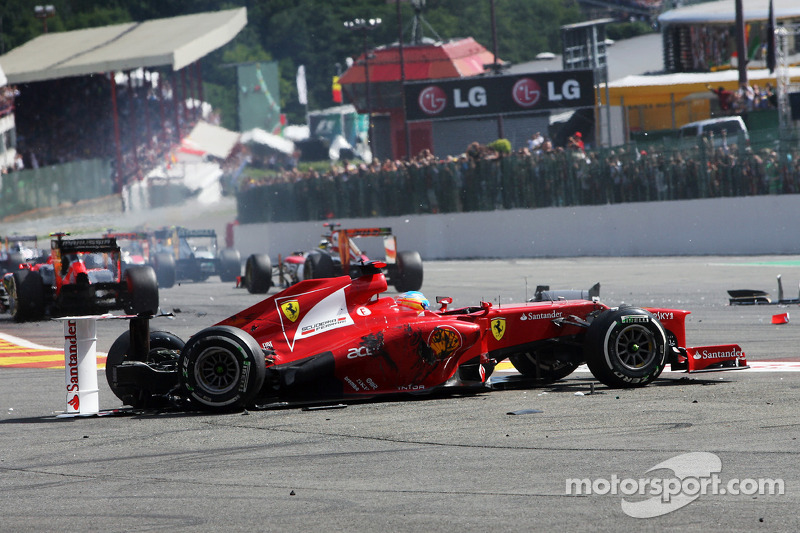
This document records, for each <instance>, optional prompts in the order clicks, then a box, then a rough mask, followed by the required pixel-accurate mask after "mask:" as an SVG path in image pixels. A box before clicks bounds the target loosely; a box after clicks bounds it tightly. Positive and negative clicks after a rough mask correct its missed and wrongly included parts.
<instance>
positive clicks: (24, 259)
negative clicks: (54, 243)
mask: <svg viewBox="0 0 800 533" xmlns="http://www.w3.org/2000/svg"><path fill="white" fill-rule="evenodd" d="M1 246H2V247H1V248H0V275H1V274H5V273H6V272H13V271H15V270H19V269H20V268H24V267H23V265H35V264H38V263H44V262H45V261H47V257H48V254H47V252H45V251H44V250H42V249H40V248H39V238H38V237H37V236H36V235H7V236H6V237H5V238H4V239H3V242H2V245H1Z"/></svg>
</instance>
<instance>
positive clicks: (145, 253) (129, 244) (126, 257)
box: [103, 230, 150, 272]
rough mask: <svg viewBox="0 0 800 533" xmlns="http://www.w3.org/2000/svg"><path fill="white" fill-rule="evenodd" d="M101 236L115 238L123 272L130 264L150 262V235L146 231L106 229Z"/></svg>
mask: <svg viewBox="0 0 800 533" xmlns="http://www.w3.org/2000/svg"><path fill="white" fill-rule="evenodd" d="M103 237H105V238H113V239H116V241H117V245H118V246H119V249H120V252H121V254H122V255H121V256H120V261H121V263H122V271H123V272H125V269H126V268H128V267H129V266H132V265H148V264H150V235H149V234H148V233H147V232H146V231H112V230H108V231H107V232H106V233H105V235H103Z"/></svg>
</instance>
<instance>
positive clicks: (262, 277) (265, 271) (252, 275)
mask: <svg viewBox="0 0 800 533" xmlns="http://www.w3.org/2000/svg"><path fill="white" fill-rule="evenodd" d="M244 286H245V287H246V288H247V292H249V293H250V294H264V293H266V292H267V291H269V288H270V287H272V261H270V259H269V256H268V255H267V254H253V255H251V256H250V257H248V258H247V262H245V265H244Z"/></svg>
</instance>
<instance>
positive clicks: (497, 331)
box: [492, 318, 506, 341]
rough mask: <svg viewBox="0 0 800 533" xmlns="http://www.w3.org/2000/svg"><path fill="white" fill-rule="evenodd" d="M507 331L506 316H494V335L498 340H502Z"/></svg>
mask: <svg viewBox="0 0 800 533" xmlns="http://www.w3.org/2000/svg"><path fill="white" fill-rule="evenodd" d="M505 333H506V319H505V318H493V319H492V335H494V338H495V339H496V340H498V341H499V340H500V339H502V338H503V335H505Z"/></svg>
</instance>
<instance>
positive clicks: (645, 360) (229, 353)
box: [106, 262, 747, 410]
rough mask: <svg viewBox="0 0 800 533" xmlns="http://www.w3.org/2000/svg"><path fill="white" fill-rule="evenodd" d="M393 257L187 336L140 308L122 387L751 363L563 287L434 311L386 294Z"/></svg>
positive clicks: (247, 392)
mask: <svg viewBox="0 0 800 533" xmlns="http://www.w3.org/2000/svg"><path fill="white" fill-rule="evenodd" d="M385 266H386V265H385V264H383V263H378V262H375V263H368V264H366V265H362V266H361V267H360V270H361V275H360V276H358V277H355V278H352V277H351V276H341V277H336V278H327V279H313V280H304V281H301V282H299V283H297V284H295V285H292V286H290V287H289V288H287V289H285V290H284V291H282V292H280V293H278V294H275V295H274V296H271V297H269V298H267V299H265V300H263V301H261V302H259V303H257V304H255V305H253V306H252V307H250V308H248V309H245V310H244V311H241V312H239V313H237V314H235V315H233V316H231V317H229V318H227V319H225V320H222V321H221V322H219V323H217V324H216V325H214V326H211V327H208V328H206V329H203V330H201V331H200V332H198V333H196V334H195V335H194V336H192V337H191V338H190V339H188V340H187V341H186V342H184V341H183V340H182V339H180V338H178V337H176V336H175V335H172V334H170V333H167V332H164V331H151V330H150V328H149V320H148V319H147V318H146V317H137V318H135V319H133V320H132V321H131V327H130V330H129V331H128V332H126V333H124V334H123V335H121V336H120V337H119V338H118V339H117V340H116V341H115V342H114V343H113V345H112V346H111V349H110V350H109V352H108V359H107V361H106V376H107V378H108V382H109V385H110V387H111V389H112V391H113V392H114V393H115V395H116V396H117V397H118V398H120V399H121V400H122V401H123V402H124V403H125V404H127V405H131V406H133V407H136V408H146V407H156V406H165V405H176V406H184V407H191V406H194V407H200V408H205V409H211V410H229V409H237V408H242V407H245V406H250V405H256V406H258V405H271V404H275V402H321V401H329V400H341V399H364V398H370V397H374V396H378V395H385V394H397V393H407V392H412V393H429V392H432V391H437V390H444V389H448V388H450V390H457V389H459V388H461V390H465V391H466V390H475V389H477V390H486V388H487V387H486V382H487V378H488V377H489V376H490V374H491V373H492V371H493V369H494V367H495V365H496V364H497V363H498V362H499V361H501V360H503V359H509V360H510V361H511V363H513V365H514V366H515V367H516V368H517V370H519V371H520V372H521V373H522V374H524V375H525V376H528V377H531V378H535V379H537V380H538V381H539V382H549V381H554V380H558V379H561V378H564V377H566V376H567V375H569V374H570V373H571V372H573V371H574V370H575V369H576V368H577V367H578V366H579V365H580V364H582V363H587V364H588V366H589V368H590V370H591V371H592V373H593V374H594V376H595V377H596V378H597V379H598V380H600V381H601V382H602V383H604V384H606V385H608V386H609V387H641V386H644V385H647V384H649V383H650V382H652V381H653V380H655V379H656V378H657V377H658V376H659V375H660V374H661V372H662V371H663V370H664V368H665V366H666V365H667V364H669V365H671V370H673V371H675V370H685V371H687V372H705V371H714V370H732V369H741V368H746V367H747V363H746V359H745V354H744V353H743V352H742V350H741V348H740V347H739V346H737V345H735V344H730V345H723V346H706V347H699V348H690V347H686V341H685V327H684V323H685V319H686V316H687V315H688V314H689V312H688V311H682V310H677V309H661V308H647V309H645V308H636V307H619V308H610V307H608V306H606V305H604V304H602V303H600V302H599V301H598V300H597V298H591V299H575V300H568V299H565V298H564V297H562V295H561V294H559V291H542V292H541V293H540V294H539V296H538V301H530V302H526V303H520V304H510V305H506V304H503V305H502V307H495V306H493V305H492V304H491V303H488V302H481V303H480V304H479V305H476V306H471V307H461V308H456V309H451V308H450V307H449V304H450V303H452V301H451V299H450V298H441V299H439V302H440V304H441V307H440V308H439V309H437V310H431V309H429V308H428V307H429V306H428V303H427V300H426V299H425V298H424V296H422V295H421V293H418V292H411V293H404V294H402V295H400V296H398V297H397V298H396V299H395V298H392V297H380V294H381V293H383V292H385V291H386V290H387V287H388V286H387V283H386V278H385V276H384V274H383V273H382V271H383V269H384V268H385ZM566 294H575V293H574V292H571V293H566Z"/></svg>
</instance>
